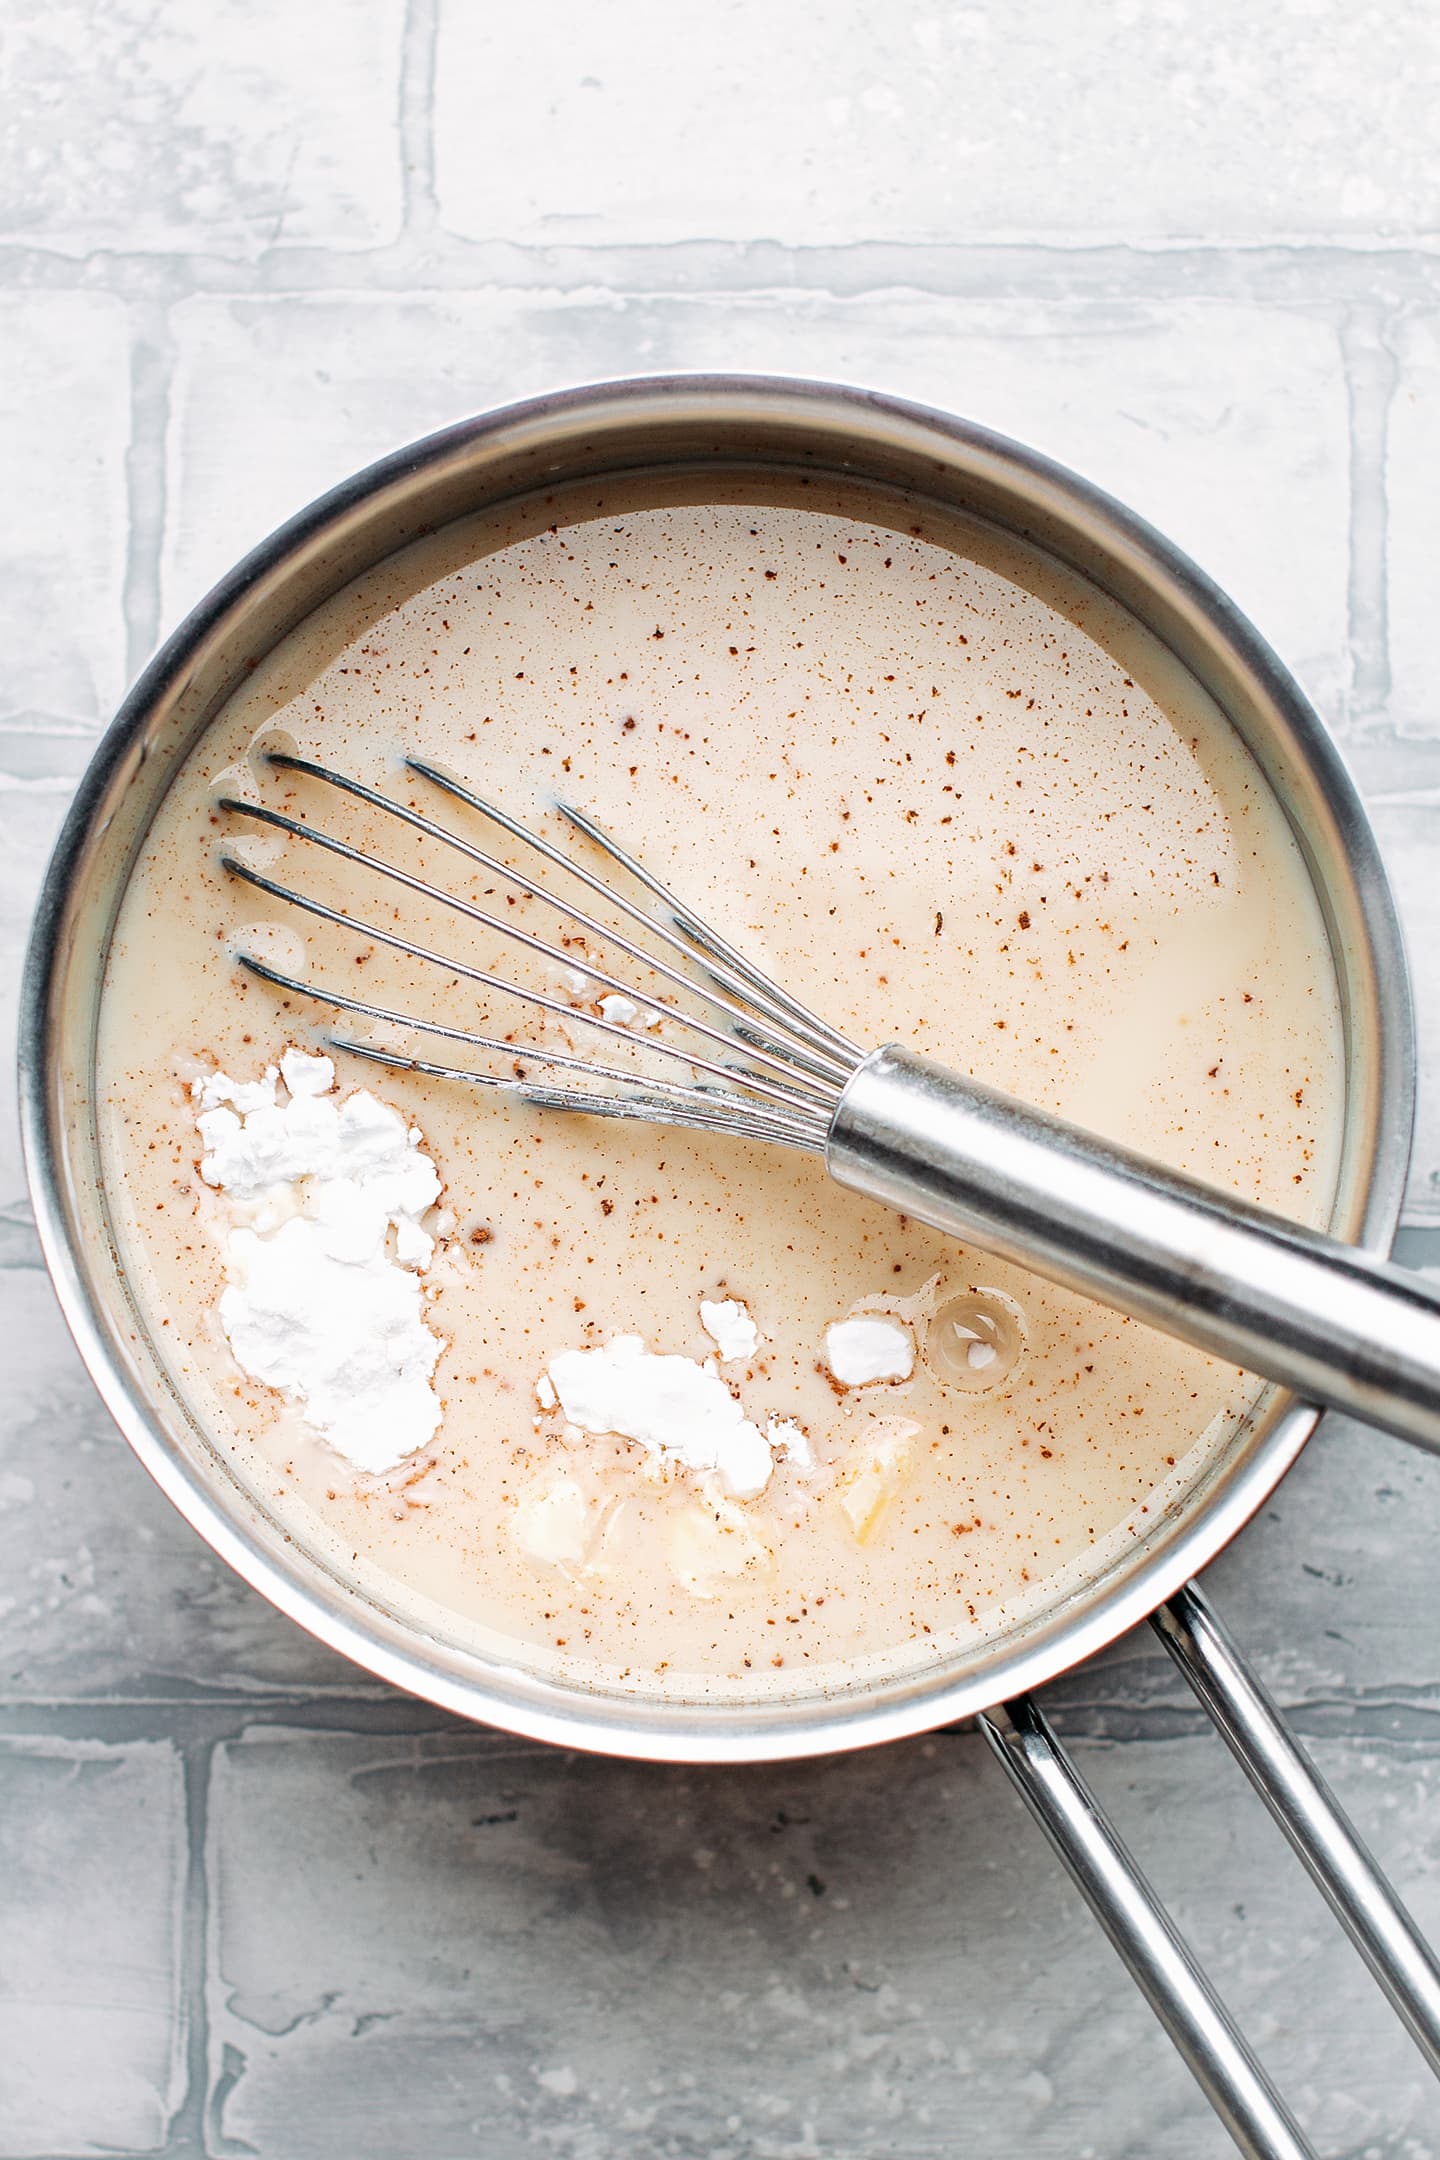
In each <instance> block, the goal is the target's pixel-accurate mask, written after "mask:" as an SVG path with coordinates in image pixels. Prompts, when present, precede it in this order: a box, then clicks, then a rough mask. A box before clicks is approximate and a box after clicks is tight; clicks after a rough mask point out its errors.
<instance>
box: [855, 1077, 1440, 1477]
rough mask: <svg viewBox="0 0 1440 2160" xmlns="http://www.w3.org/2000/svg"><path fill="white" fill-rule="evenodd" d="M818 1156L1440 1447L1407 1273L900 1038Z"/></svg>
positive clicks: (918, 1212) (956, 1229)
mask: <svg viewBox="0 0 1440 2160" xmlns="http://www.w3.org/2000/svg"><path fill="white" fill-rule="evenodd" d="M825 1160H826V1166H827V1168H828V1169H829V1171H830V1174H831V1176H832V1177H833V1178H835V1180H836V1181H837V1183H839V1184H841V1185H845V1186H849V1187H850V1188H851V1189H852V1190H854V1191H856V1192H862V1193H865V1194H868V1195H869V1197H870V1198H871V1199H875V1200H882V1201H884V1202H885V1203H886V1204H887V1205H888V1206H890V1207H893V1208H897V1209H899V1210H900V1211H901V1212H902V1213H904V1214H907V1215H913V1216H914V1217H916V1218H917V1219H918V1220H919V1221H921V1222H926V1223H929V1224H931V1225H932V1226H933V1227H934V1228H935V1229H937V1230H944V1231H947V1232H948V1233H949V1234H950V1235H952V1236H954V1237H956V1238H960V1239H962V1240H964V1241H965V1242H966V1243H970V1244H974V1245H978V1246H981V1247H983V1248H984V1249H985V1250H986V1251H987V1252H991V1253H995V1254H997V1255H998V1256H999V1257H1000V1258H1001V1259H1004V1260H1008V1261H1011V1262H1013V1263H1014V1264H1015V1265H1016V1266H1018V1267H1025V1268H1029V1269H1031V1270H1033V1271H1034V1272H1035V1273H1037V1274H1040V1275H1045V1276H1048V1277H1049V1279H1050V1280H1051V1281H1052V1282H1057V1283H1061V1284H1063V1285H1064V1287H1065V1288H1066V1289H1068V1290H1075V1291H1078V1292H1080V1293H1081V1294H1082V1295H1084V1296H1086V1297H1092V1298H1096V1299H1098V1300H1099V1301H1100V1302H1101V1303H1102V1304H1105V1305H1111V1306H1115V1307H1117V1308H1118V1309H1119V1310H1120V1311H1122V1312H1126V1313H1130V1314H1131V1315H1133V1317H1134V1318H1136V1319H1138V1320H1146V1321H1150V1322H1152V1323H1153V1324H1154V1325H1155V1326H1156V1327H1159V1328H1163V1329H1164V1330H1165V1331H1166V1332H1167V1333H1168V1334H1171V1335H1176V1336H1179V1337H1180V1338H1181V1339H1182V1340H1184V1341H1186V1342H1191V1343H1195V1344H1197V1345H1198V1346H1199V1348H1201V1349H1202V1350H1208V1351H1211V1352H1213V1353H1215V1354H1216V1355H1218V1356H1220V1357H1223V1358H1226V1359H1232V1360H1233V1361H1234V1362H1235V1363H1236V1364H1237V1365H1242V1366H1244V1367H1245V1368H1246V1370H1247V1371H1249V1372H1253V1373H1258V1374H1260V1375H1262V1376H1263V1377H1264V1378H1266V1379H1269V1380H1275V1381H1279V1382H1280V1383H1281V1384H1282V1385H1283V1386H1286V1387H1289V1388H1293V1389H1294V1390H1295V1392H1296V1393H1297V1394H1299V1395H1300V1396H1302V1397H1303V1398H1304V1399H1305V1400H1307V1401H1309V1402H1316V1403H1323V1404H1327V1405H1329V1406H1331V1407H1333V1408H1335V1409H1340V1410H1347V1411H1350V1412H1351V1413H1353V1414H1354V1415H1355V1416H1357V1417H1361V1418H1364V1419H1366V1420H1368V1421H1369V1422H1370V1423H1371V1424H1373V1425H1378V1426H1381V1427H1382V1428H1383V1429H1384V1430H1386V1431H1388V1432H1393V1433H1398V1434H1399V1435H1400V1437H1401V1438H1402V1439H1406V1440H1411V1441H1414V1442H1416V1443H1417V1444H1418V1445H1420V1446H1422V1447H1427V1448H1430V1449H1433V1450H1435V1451H1437V1452H1440V1297H1437V1295H1436V1294H1435V1292H1434V1291H1433V1290H1432V1289H1431V1288H1430V1287H1429V1286H1428V1284H1426V1283H1425V1282H1424V1281H1423V1280H1422V1279H1421V1278H1420V1277H1419V1276H1418V1275H1415V1274H1413V1273H1411V1272H1410V1271H1408V1270H1407V1269H1404V1268H1398V1267H1395V1266H1393V1265H1392V1264H1390V1263H1389V1262H1387V1261H1383V1260H1377V1259H1375V1258H1373V1257H1372V1256H1371V1255H1370V1254H1368V1253H1363V1252H1360V1251H1358V1250H1357V1249H1356V1248H1355V1247H1354V1246H1350V1245H1345V1244H1343V1243H1341V1242H1340V1240H1339V1239H1337V1238H1333V1237H1329V1236H1327V1235H1326V1234H1325V1233H1324V1232H1322V1231H1318V1230H1311V1229H1307V1228H1305V1227H1304V1226H1303V1225H1300V1224H1296V1223H1291V1222H1287V1221H1286V1220H1285V1219H1284V1218H1283V1217H1281V1216H1278V1215H1272V1214H1269V1213H1268V1212H1267V1211H1266V1210H1265V1209H1263V1208H1258V1207H1255V1206H1253V1205H1252V1204H1251V1203H1249V1202H1247V1201H1244V1200H1241V1199H1239V1198H1238V1197H1236V1196H1235V1195H1233V1194H1230V1193H1226V1192H1221V1191H1219V1190H1217V1189H1215V1188H1214V1187H1212V1186H1208V1185H1206V1184H1204V1183H1202V1182H1201V1181H1200V1180H1199V1179H1197V1178H1192V1177H1188V1176H1186V1175H1184V1174H1183V1173H1181V1172H1179V1171H1174V1170H1167V1169H1162V1168H1161V1167H1159V1166H1158V1165H1157V1164H1154V1163H1151V1162H1147V1161H1146V1160H1145V1159H1144V1158H1143V1157H1141V1156H1139V1155H1135V1154H1132V1153H1131V1152H1130V1151H1129V1150H1128V1149H1126V1148H1123V1147H1117V1146H1115V1145H1114V1144H1112V1143H1111V1142H1110V1141H1107V1140H1102V1139H1100V1138H1098V1137H1097V1136H1096V1135H1095V1134H1094V1133H1089V1132H1084V1131H1082V1130H1080V1128H1079V1127H1078V1126H1073V1125H1068V1124H1066V1123H1065V1122H1064V1121H1063V1120H1062V1119H1060V1118H1057V1117H1052V1116H1051V1115H1049V1114H1048V1113H1047V1112H1045V1111H1041V1110H1035V1109H1032V1108H1030V1107H1028V1106H1027V1105H1025V1104H1023V1103H1019V1102H1017V1101H1015V1100H1014V1098H1013V1097H1011V1096H1008V1095H1004V1094H1002V1093H1001V1092H1000V1091H999V1090H998V1089H995V1088H991V1087H987V1086H985V1085H984V1083H983V1082H981V1081H977V1080H970V1079H966V1078H965V1077H964V1076H963V1075H961V1074H958V1073H952V1072H950V1071H948V1070H947V1069H946V1068H945V1067H944V1066H941V1065H937V1064H935V1063H933V1062H932V1061H931V1060H930V1059H928V1058H922V1057H917V1056H916V1055H915V1054H914V1053H913V1052H911V1051H908V1050H906V1049H904V1048H902V1047H901V1046H900V1045H898V1044H891V1045H889V1046H888V1047H887V1048H885V1049H883V1050H877V1051H874V1052H873V1053H872V1054H871V1055H870V1056H869V1057H868V1058H866V1059H865V1060H864V1062H863V1063H862V1064H861V1065H860V1066H858V1067H857V1069H856V1071H855V1072H854V1074H853V1075H852V1076H851V1078H850V1080H849V1082H848V1084H847V1085H846V1087H845V1090H844V1092H843V1094H842V1095H841V1097H840V1102H839V1105H838V1107H837V1109H836V1111H835V1114H834V1116H833V1118H832V1120H831V1125H830V1132H829V1137H828V1140H827V1142H826V1149H825Z"/></svg>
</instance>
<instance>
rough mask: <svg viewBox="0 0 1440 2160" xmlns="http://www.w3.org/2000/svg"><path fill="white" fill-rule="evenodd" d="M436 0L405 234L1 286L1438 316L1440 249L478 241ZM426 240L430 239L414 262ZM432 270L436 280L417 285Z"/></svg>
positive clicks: (12, 263) (410, 116)
mask: <svg viewBox="0 0 1440 2160" xmlns="http://www.w3.org/2000/svg"><path fill="white" fill-rule="evenodd" d="M434 8H435V0H411V7H410V13H409V15H408V16H407V21H406V29H405V62H404V68H403V71H402V84H401V155H402V157H403V158H404V161H405V171H404V174H403V176H402V177H403V180H404V199H405V215H406V230H405V233H404V234H403V235H402V237H401V238H400V240H398V241H394V242H390V243H388V244H386V245H384V246H379V247H368V248H366V247H362V248H354V249H349V248H335V247H324V246H310V245H306V244H303V243H298V242H296V243H286V244H283V245H278V246H275V247H271V248H267V249H264V250H262V252H261V253H259V254H258V255H255V256H245V257H241V256H226V255H221V254H215V253H213V252H208V251H207V250H206V249H205V248H204V246H203V245H200V246H197V247H196V248H195V249H193V250H157V251H154V252H129V253H127V252H124V251H122V250H117V249H106V248H97V249H95V250H94V251H93V252H92V253H90V254H88V255H83V256H74V255H66V254H61V253H59V252H57V251H56V250H54V249H51V248H46V247H44V246H37V245H35V244H33V243H32V242H28V241H26V242H21V241H15V240H12V241H9V242H6V243H3V244H0V286H3V285H11V286H16V287H20V288H34V289H48V290H57V291H72V290H84V291H97V290H98V291H109V292H114V293H119V294H120V295H121V296H122V297H125V298H129V299H132V300H143V299H148V300H151V301H157V302H164V303H169V302H173V301H175V300H177V299H181V298H184V297H185V296H187V295H189V294H192V293H215V294H233V295H236V296H241V295H248V296H256V297H261V296H279V295H282V294H290V295H299V294H304V293H322V292H323V293H335V292H367V291H372V292H377V293H389V294H394V295H404V296H407V297H415V296H417V295H419V294H420V293H421V292H422V291H426V290H428V291H433V292H454V291H472V292H473V291H483V290H491V289H494V290H499V291H515V292H518V293H525V292H537V291H538V292H544V293H552V294H553V293H560V294H566V293H569V292H571V291H574V290H576V289H578V290H579V291H580V292H582V293H583V292H584V291H585V290H586V289H594V290H599V291H603V292H605V293H607V294H614V293H622V294H626V295H632V296H635V297H645V296H654V297H662V296H664V297H671V298H674V299H676V300H692V301H696V302H700V301H704V300H706V299H712V300H713V299H717V298H721V297H731V298H733V297H734V296H736V295H738V294H751V295H756V294H770V295H773V296H775V297H777V298H778V297H781V296H786V297H789V298H792V299H793V298H796V297H799V296H806V297H813V298H817V299H825V298H829V299H832V300H855V299H862V298H865V297H867V296H873V295H876V294H894V293H896V292H903V293H906V294H912V295H914V296H915V297H916V298H919V299H925V298H934V299H941V300H943V299H976V300H989V301H1001V300H1003V301H1011V302H1015V303H1017V304H1019V305H1022V306H1023V305H1029V306H1031V307H1034V308H1039V309H1043V308H1045V307H1047V306H1053V305H1058V304H1063V303H1065V302H1074V301H1089V302H1092V303H1109V304H1113V305H1117V306H1122V307H1126V306H1137V305H1138V306H1143V305H1146V304H1153V303H1157V302H1166V301H1172V302H1173V301H1181V300H1213V301H1219V302H1227V303H1229V304H1232V305H1241V306H1244V305H1257V306H1265V307H1269V308H1286V307H1313V306H1314V305H1315V304H1316V303H1317V302H1325V301H1329V302H1331V303H1332V304H1335V303H1338V304H1341V305H1343V306H1346V307H1350V308H1354V309H1356V310H1363V309H1365V308H1367V307H1371V306H1373V294H1374V291H1375V287H1376V283H1377V279H1378V278H1379V277H1380V275H1381V274H1382V269H1383V277H1384V283H1385V290H1386V293H1387V295H1389V296H1391V298H1392V299H1393V303H1394V304H1395V305H1396V306H1403V305H1406V304H1419V305H1427V306H1434V305H1436V304H1437V303H1440V252H1437V251H1434V250H1427V249H1424V248H1419V247H1394V248H1391V247H1384V246H1381V245H1375V246H1372V247H1362V246H1353V245H1346V246H1340V245H1334V244H1321V243H1315V244H1311V245H1295V246H1287V245H1277V244H1275V243H1267V242H1254V243H1246V244H1241V245H1227V244H1224V243H1213V244H1203V245H1195V244H1190V243H1187V244H1185V245H1184V246H1179V247H1175V248H1170V249H1142V248H1136V247H1133V246H1130V245H1128V244H1123V243H1117V244H1110V245H1096V246H1086V247H1082V248H1066V247H1061V246H1056V245H1053V244H1048V243H1045V242H1029V241H1025V242H1018V243H1014V242H1003V241H1002V242H985V241H979V242H965V243H958V244H957V243H940V242H928V241H904V240H899V241H859V242H854V243H850V244H836V245H826V246H810V245H803V244H802V245H796V246H789V245H785V244H782V243H781V242H779V241H774V240H751V241H721V240H706V239H696V240H680V241H648V242H642V241H636V242H613V241H610V242H594V243H590V244H580V243H577V242H571V241H567V242H553V243H542V242H537V241H513V240H505V239H498V238H497V239H485V240H468V239H463V238H460V237H457V236H456V235H455V234H453V233H448V232H446V231H444V230H443V228H442V227H441V225H440V223H439V210H438V203H437V199H436V186H435V173H434V137H433V130H432V127H431V121H430V109H431V102H432V96H433V76H434ZM416 235H423V237H424V241H425V246H424V252H423V259H419V260H417V250H416V247H415V245H414V238H415V236H416ZM417 271H420V272H423V275H417Z"/></svg>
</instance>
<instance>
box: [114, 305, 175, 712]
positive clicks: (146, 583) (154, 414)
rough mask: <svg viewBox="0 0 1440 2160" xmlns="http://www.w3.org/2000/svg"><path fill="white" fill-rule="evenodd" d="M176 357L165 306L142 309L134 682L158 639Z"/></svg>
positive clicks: (132, 488) (130, 567)
mask: <svg viewBox="0 0 1440 2160" xmlns="http://www.w3.org/2000/svg"><path fill="white" fill-rule="evenodd" d="M173 369H174V354H173V349H172V345H171V339H170V325H169V320H168V317H167V314H166V311H165V309H164V308H163V306H160V305H158V304H156V303H154V302H150V303H146V304H144V305H142V306H141V308H140V309H139V310H138V320H137V326H136V333H135V339H134V343H133V345H132V348H131V357H130V441H129V443H128V445H127V446H126V451H125V485H126V493H127V496H128V502H129V537H128V540H127V543H126V556H125V582H124V593H123V601H122V605H123V607H124V612H125V671H126V678H127V680H128V681H132V682H133V680H134V679H135V676H136V675H137V674H138V673H139V671H140V669H141V668H142V667H143V666H144V664H145V662H146V661H147V660H148V659H149V658H150V655H151V653H152V652H153V651H154V650H155V646H156V644H157V642H158V639H159V635H160V560H161V550H162V547H163V545H164V537H165V474H166V458H167V453H168V444H167V441H166V437H167V434H168V430H169V423H170V384H171V377H172V374H173Z"/></svg>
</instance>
